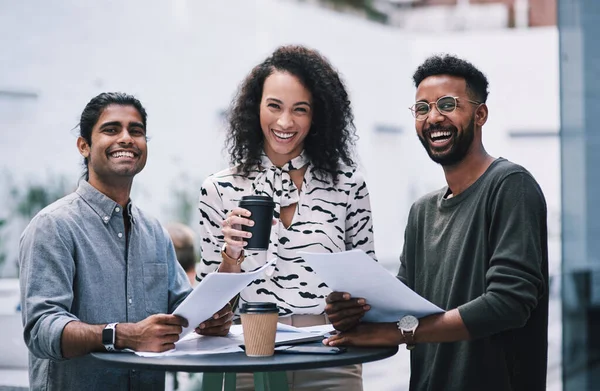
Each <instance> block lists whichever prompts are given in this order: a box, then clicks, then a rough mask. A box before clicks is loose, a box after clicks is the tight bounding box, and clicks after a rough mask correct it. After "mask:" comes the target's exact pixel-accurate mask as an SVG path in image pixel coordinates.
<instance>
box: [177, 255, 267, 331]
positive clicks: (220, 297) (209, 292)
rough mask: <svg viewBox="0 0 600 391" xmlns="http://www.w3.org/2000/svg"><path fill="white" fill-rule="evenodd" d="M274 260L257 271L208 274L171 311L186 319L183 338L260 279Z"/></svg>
mask: <svg viewBox="0 0 600 391" xmlns="http://www.w3.org/2000/svg"><path fill="white" fill-rule="evenodd" d="M275 261H276V258H275V259H272V260H271V261H269V262H267V263H265V264H264V265H263V266H262V267H260V268H259V269H256V270H254V271H252V272H247V273H216V272H215V273H210V274H208V275H207V276H206V277H204V279H203V280H202V282H200V284H198V285H197V286H196V287H195V288H194V290H193V291H192V292H191V293H190V294H189V295H188V297H186V298H185V300H184V301H183V302H182V303H181V304H180V305H179V307H177V309H176V310H175V311H173V314H174V315H179V316H181V317H183V318H186V319H187V320H188V322H189V325H188V327H184V328H183V331H182V332H181V335H182V336H185V335H186V334H187V333H189V332H190V331H192V330H194V329H195V328H196V327H197V326H198V325H199V324H200V323H202V322H204V321H205V320H206V319H208V318H210V317H211V316H213V315H214V314H215V313H216V312H217V311H219V310H220V309H221V308H223V306H224V305H225V304H227V302H228V301H229V300H231V299H232V298H233V297H234V296H235V295H237V294H238V293H240V291H242V290H243V289H244V288H245V287H247V286H248V284H250V283H251V282H252V281H253V280H255V279H257V278H260V276H261V275H262V273H263V272H264V271H265V269H266V268H268V267H269V266H270V265H272V264H273V263H275Z"/></svg>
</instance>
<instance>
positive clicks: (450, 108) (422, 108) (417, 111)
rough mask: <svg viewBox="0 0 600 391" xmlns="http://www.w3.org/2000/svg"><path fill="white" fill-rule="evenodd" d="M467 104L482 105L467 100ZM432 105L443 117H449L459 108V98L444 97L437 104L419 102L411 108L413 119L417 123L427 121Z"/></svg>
mask: <svg viewBox="0 0 600 391" xmlns="http://www.w3.org/2000/svg"><path fill="white" fill-rule="evenodd" d="M465 100H466V101H467V102H469V103H472V104H474V105H480V104H481V102H476V101H474V100H469V99H465ZM432 105H435V107H437V110H438V112H439V113H440V114H442V115H447V114H450V113H452V112H454V110H456V107H457V106H458V97H457V96H442V97H441V98H440V99H438V100H437V101H436V102H417V103H415V104H414V105H412V106H411V107H409V109H410V111H412V114H413V117H415V119H416V120H417V121H425V120H426V119H427V117H429V113H430V112H431V109H432V107H431V106H432Z"/></svg>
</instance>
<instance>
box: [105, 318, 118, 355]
mask: <svg viewBox="0 0 600 391" xmlns="http://www.w3.org/2000/svg"><path fill="white" fill-rule="evenodd" d="M117 325H118V323H109V324H107V325H106V327H105V328H104V330H102V344H103V345H104V348H105V349H106V350H107V351H109V352H114V351H116V350H117V349H116V348H115V340H116V334H117Z"/></svg>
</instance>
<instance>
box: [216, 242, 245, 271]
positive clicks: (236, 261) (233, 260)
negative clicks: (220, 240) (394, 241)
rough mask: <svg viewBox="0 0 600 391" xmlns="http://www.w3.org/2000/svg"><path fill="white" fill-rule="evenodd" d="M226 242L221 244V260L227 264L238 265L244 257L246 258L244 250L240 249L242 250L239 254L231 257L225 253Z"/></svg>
mask: <svg viewBox="0 0 600 391" xmlns="http://www.w3.org/2000/svg"><path fill="white" fill-rule="evenodd" d="M226 246H227V244H224V245H223V248H221V259H223V262H225V263H227V264H229V265H232V266H233V265H235V266H239V265H241V264H242V262H244V259H245V258H246V255H245V254H244V250H242V252H241V253H240V256H239V257H237V259H236V258H232V257H230V256H229V255H228V254H227V247H226Z"/></svg>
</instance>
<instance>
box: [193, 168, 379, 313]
mask: <svg viewBox="0 0 600 391" xmlns="http://www.w3.org/2000/svg"><path fill="white" fill-rule="evenodd" d="M299 158H300V156H299ZM294 160H295V159H294ZM292 162H294V161H292ZM269 163H270V161H268V159H267V162H265V161H264V160H263V163H262V165H261V166H260V167H257V168H256V170H253V171H252V172H251V173H250V175H249V176H248V177H244V176H243V175H241V174H239V173H238V170H237V168H235V167H234V168H229V169H226V170H224V171H221V172H219V173H216V174H213V175H211V176H209V177H208V178H207V179H206V180H205V181H204V183H203V185H202V189H201V192H200V202H199V209H200V214H201V218H200V229H201V234H202V235H201V237H202V240H201V251H202V261H201V262H200V263H199V264H198V267H197V274H198V276H199V279H202V278H204V277H205V276H206V275H207V274H208V273H210V272H214V271H215V270H216V269H217V268H218V266H219V264H220V263H221V254H220V253H221V247H222V246H223V243H224V241H223V234H222V232H221V222H222V221H223V220H224V219H225V216H226V214H227V213H228V212H229V211H230V210H231V209H233V208H234V207H235V206H236V205H237V204H238V202H239V200H240V199H241V197H242V196H244V195H249V194H255V193H258V191H259V190H258V189H260V192H261V193H262V194H265V191H267V192H268V190H267V189H270V191H272V192H274V193H275V194H269V195H271V196H273V195H275V197H274V200H275V201H276V205H275V218H278V217H279V210H280V205H279V202H278V200H279V199H281V197H280V196H279V197H278V196H277V194H281V192H282V189H277V188H274V183H279V184H280V186H281V183H282V182H281V180H276V181H273V179H272V176H271V175H264V172H265V171H267V170H272V163H271V164H270V167H269V166H268V165H269ZM308 164H309V167H308V169H307V170H306V173H305V176H304V181H303V184H302V189H301V191H300V193H299V194H298V197H299V201H298V206H297V207H296V211H295V214H294V217H293V219H292V223H291V225H290V227H289V228H287V229H286V228H285V226H284V225H283V224H282V223H281V221H280V222H279V223H278V224H277V225H275V226H273V227H272V229H271V238H270V245H269V249H268V250H267V251H260V252H248V251H246V259H245V260H244V263H242V271H251V270H254V269H256V268H257V267H260V266H262V265H263V264H264V263H265V262H266V261H267V260H270V259H273V258H274V257H277V266H276V269H275V272H274V273H273V275H272V276H271V277H268V278H267V277H265V278H261V279H257V280H255V281H253V282H252V283H251V284H250V285H249V286H248V287H247V288H246V289H244V290H243V291H242V293H241V295H240V301H241V302H248V301H270V302H275V303H277V305H278V306H279V314H280V316H285V315H290V314H322V313H323V312H324V307H325V297H326V296H327V295H328V294H329V293H330V292H331V290H330V289H329V288H328V287H327V285H325V283H324V282H323V281H321V280H320V279H319V277H318V276H317V275H316V274H315V273H314V272H313V270H312V269H311V268H310V267H309V266H308V265H307V264H306V263H305V262H304V260H303V259H302V258H300V257H299V256H298V255H297V252H298V251H310V252H322V253H331V252H339V251H344V250H351V249H356V248H359V249H362V250H363V251H365V252H366V253H367V254H369V255H370V256H371V257H373V259H375V260H376V257H375V250H374V243H373V225H372V217H371V205H370V201H369V191H368V189H367V185H366V183H365V181H364V179H363V177H362V175H361V174H360V173H359V172H358V171H357V170H356V169H355V168H352V167H348V166H345V165H340V168H339V171H338V173H337V179H338V181H337V183H336V184H335V185H334V183H333V181H331V179H329V178H328V179H327V180H324V179H323V178H321V177H319V176H316V175H314V172H313V170H312V168H313V167H312V165H310V163H308ZM282 174H283V173H282V172H281V169H279V175H282ZM257 178H258V179H262V180H264V181H266V182H267V183H255V181H256V180H258V179H257ZM288 178H289V176H288ZM284 183H285V182H284ZM340 272H343V271H342V270H341V271H340Z"/></svg>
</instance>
